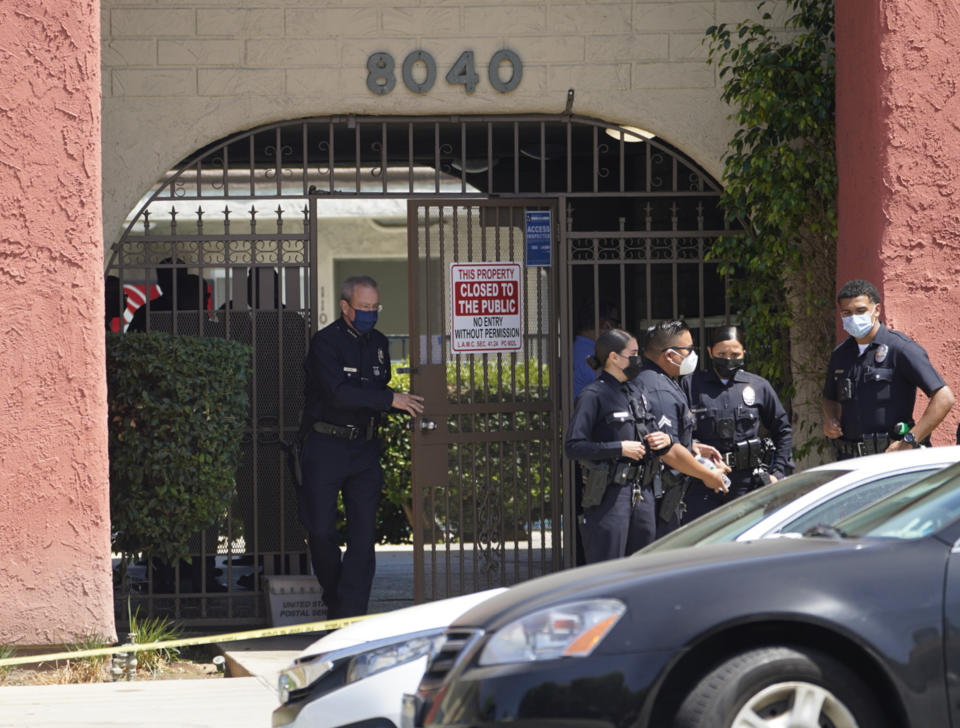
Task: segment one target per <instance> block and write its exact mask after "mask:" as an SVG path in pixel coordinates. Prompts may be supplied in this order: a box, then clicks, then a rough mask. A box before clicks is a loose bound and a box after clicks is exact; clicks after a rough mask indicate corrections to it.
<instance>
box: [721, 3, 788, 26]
mask: <svg viewBox="0 0 960 728" xmlns="http://www.w3.org/2000/svg"><path fill="white" fill-rule="evenodd" d="M764 12H769V13H770V15H771V16H772V17H771V19H770V20H769V21H764V22H769V25H770V27H771V28H777V29H782V28H783V24H784V22H786V19H787V18H789V17H790V15H792V12H791V11H790V8H789V7H788V6H787V5H785V4H783V3H780V4H774V3H767V4H766V5H764V6H763V9H762V10H760V11H758V10H757V3H756V2H750V1H749V0H737V1H736V2H721V3H718V4H717V22H718V23H729V24H734V25H735V24H736V23H739V22H740V21H741V20H760V18H761V17H762V16H763V13H764Z"/></svg>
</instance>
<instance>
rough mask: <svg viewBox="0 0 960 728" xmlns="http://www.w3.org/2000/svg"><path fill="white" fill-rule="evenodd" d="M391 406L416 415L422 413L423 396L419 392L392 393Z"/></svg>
mask: <svg viewBox="0 0 960 728" xmlns="http://www.w3.org/2000/svg"><path fill="white" fill-rule="evenodd" d="M393 408H394V409H398V410H404V411H405V412H409V413H410V414H411V415H413V416H414V417H416V416H417V415H420V414H423V397H421V396H420V395H419V394H406V393H404V392H394V393H393Z"/></svg>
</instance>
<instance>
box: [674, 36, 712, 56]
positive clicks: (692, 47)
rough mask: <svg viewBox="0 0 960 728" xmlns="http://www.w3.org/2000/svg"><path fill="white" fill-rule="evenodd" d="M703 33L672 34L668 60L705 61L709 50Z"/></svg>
mask: <svg viewBox="0 0 960 728" xmlns="http://www.w3.org/2000/svg"><path fill="white" fill-rule="evenodd" d="M706 40H707V36H706V35H705V34H704V33H673V34H672V35H671V36H670V60H672V61H696V60H701V61H703V62H704V63H706V61H707V53H708V51H709V48H708V46H707V43H706Z"/></svg>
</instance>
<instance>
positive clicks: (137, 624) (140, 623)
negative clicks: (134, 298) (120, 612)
mask: <svg viewBox="0 0 960 728" xmlns="http://www.w3.org/2000/svg"><path fill="white" fill-rule="evenodd" d="M127 612H128V620H129V625H130V631H131V632H132V633H134V634H135V635H136V640H137V644H138V645H147V644H150V643H152V642H168V641H170V640H176V639H180V637H181V636H182V631H183V629H182V628H181V627H180V625H178V624H175V623H174V622H172V621H171V620H170V618H169V617H141V616H140V607H139V606H138V607H137V609H136V611H134V612H132V613H131V612H130V611H129V605H128V607H127ZM179 655H180V649H179V648H177V647H161V648H160V649H157V650H141V651H140V652H138V653H137V667H139V668H143V669H144V670H147V671H148V672H150V673H151V674H154V675H155V674H156V673H158V672H160V670H162V669H163V666H164V665H165V664H166V663H168V662H170V661H172V660H174V659H176V658H177V657H178V656H179Z"/></svg>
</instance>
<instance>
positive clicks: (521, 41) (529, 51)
mask: <svg viewBox="0 0 960 728" xmlns="http://www.w3.org/2000/svg"><path fill="white" fill-rule="evenodd" d="M503 47H507V48H509V49H510V50H512V51H514V52H515V53H516V54H517V55H519V56H520V60H521V61H524V63H527V62H529V63H572V62H576V61H580V62H582V61H583V60H584V54H585V50H584V49H585V47H586V40H585V39H584V37H583V36H576V35H570V36H566V37H563V38H551V37H537V36H524V37H521V38H516V39H510V40H507V41H506V42H505V43H499V44H498V47H497V48H496V49H495V50H499V49H500V48H503Z"/></svg>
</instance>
